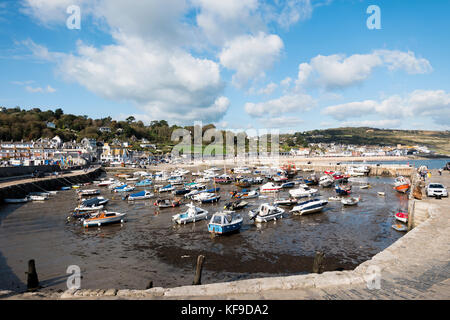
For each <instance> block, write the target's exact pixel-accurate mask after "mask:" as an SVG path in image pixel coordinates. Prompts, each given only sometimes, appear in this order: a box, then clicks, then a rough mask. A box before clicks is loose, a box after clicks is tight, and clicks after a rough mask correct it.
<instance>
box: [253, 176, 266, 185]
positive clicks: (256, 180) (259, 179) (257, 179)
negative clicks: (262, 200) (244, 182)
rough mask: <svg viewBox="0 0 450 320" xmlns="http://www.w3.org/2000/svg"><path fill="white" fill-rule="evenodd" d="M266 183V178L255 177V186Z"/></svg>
mask: <svg viewBox="0 0 450 320" xmlns="http://www.w3.org/2000/svg"><path fill="white" fill-rule="evenodd" d="M263 182H264V178H261V177H255V178H253V184H262V183H263Z"/></svg>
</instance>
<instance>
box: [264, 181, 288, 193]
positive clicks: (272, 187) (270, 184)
mask: <svg viewBox="0 0 450 320" xmlns="http://www.w3.org/2000/svg"><path fill="white" fill-rule="evenodd" d="M281 189H282V188H281V186H277V185H275V184H274V183H273V182H268V183H266V184H264V185H262V186H261V187H260V188H259V190H260V191H261V192H279V191H280V190H281Z"/></svg>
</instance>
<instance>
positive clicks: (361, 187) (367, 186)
mask: <svg viewBox="0 0 450 320" xmlns="http://www.w3.org/2000/svg"><path fill="white" fill-rule="evenodd" d="M359 188H360V189H369V188H372V186H371V185H370V184H365V185H363V186H360V187H359Z"/></svg>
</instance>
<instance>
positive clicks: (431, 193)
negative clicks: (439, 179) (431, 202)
mask: <svg viewBox="0 0 450 320" xmlns="http://www.w3.org/2000/svg"><path fill="white" fill-rule="evenodd" d="M427 196H428V197H435V196H441V197H448V192H447V189H446V188H445V187H444V185H443V184H441V183H430V184H429V185H428V187H427Z"/></svg>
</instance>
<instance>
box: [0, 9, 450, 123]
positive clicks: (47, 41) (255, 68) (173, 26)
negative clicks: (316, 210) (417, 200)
mask: <svg viewBox="0 0 450 320" xmlns="http://www.w3.org/2000/svg"><path fill="white" fill-rule="evenodd" d="M373 4H375V5H377V6H378V7H379V9H380V23H381V29H369V28H368V26H367V20H368V19H369V20H370V17H371V16H372V14H373V12H372V11H370V12H369V13H368V12H367V9H368V7H369V6H370V5H373ZM74 5H75V6H78V7H79V8H80V9H81V11H80V18H81V19H80V28H79V29H73V28H72V29H70V28H68V27H67V22H68V20H69V22H72V23H74V22H76V20H73V19H71V14H72V13H74V11H71V10H69V11H68V8H70V7H71V6H74ZM448 12H450V1H404V0H386V1H363V0H361V1H357V0H346V1H344V0H273V1H262V0H226V1H224V0H161V1H159V0H127V1H123V0H90V1H88V0H18V1H17V0H14V1H13V0H11V1H9V0H8V1H4V0H2V1H0V70H1V72H0V83H1V85H0V105H2V106H5V107H15V106H21V107H23V108H27V109H28V108H33V107H39V108H41V109H56V108H59V107H60V108H63V110H64V111H65V112H66V113H75V114H81V115H88V116H90V117H95V118H99V117H107V116H111V117H112V118H114V119H125V118H126V117H128V116H129V115H134V116H135V117H136V118H137V119H140V120H143V121H144V122H146V123H148V122H150V121H152V120H161V119H165V120H168V121H169V123H171V124H173V123H177V124H181V125H192V124H193V123H194V121H203V123H214V124H216V126H218V127H220V128H226V129H248V128H256V129H260V128H279V129H281V130H282V131H283V132H288V131H304V130H311V129H322V128H332V127H341V126H370V127H379V128H400V129H431V130H448V129H450V81H449V79H450V59H449V57H450V40H449V36H448V34H449V30H450V24H449V22H448ZM370 21H371V22H373V21H374V20H370Z"/></svg>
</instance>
